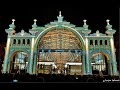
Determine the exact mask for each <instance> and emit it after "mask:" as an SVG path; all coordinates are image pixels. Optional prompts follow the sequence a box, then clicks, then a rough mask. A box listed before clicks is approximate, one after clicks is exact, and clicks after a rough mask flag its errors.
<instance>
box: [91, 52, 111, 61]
mask: <svg viewBox="0 0 120 90" xmlns="http://www.w3.org/2000/svg"><path fill="white" fill-rule="evenodd" d="M95 53H102V54H103V55H105V56H106V58H107V61H108V62H109V61H110V59H111V56H110V54H109V53H108V52H106V51H102V50H99V51H98V50H95V51H92V52H91V53H90V58H92V56H93V54H95Z"/></svg>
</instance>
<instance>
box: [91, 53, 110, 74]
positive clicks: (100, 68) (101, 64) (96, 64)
mask: <svg viewBox="0 0 120 90" xmlns="http://www.w3.org/2000/svg"><path fill="white" fill-rule="evenodd" d="M91 64H92V71H93V74H99V72H102V73H103V74H108V66H107V59H106V56H104V55H103V54H102V53H95V54H93V56H92V63H91Z"/></svg>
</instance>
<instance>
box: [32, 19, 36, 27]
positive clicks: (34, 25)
mask: <svg viewBox="0 0 120 90" xmlns="http://www.w3.org/2000/svg"><path fill="white" fill-rule="evenodd" d="M36 22H37V19H34V24H33V25H32V29H36V28H37V25H36Z"/></svg>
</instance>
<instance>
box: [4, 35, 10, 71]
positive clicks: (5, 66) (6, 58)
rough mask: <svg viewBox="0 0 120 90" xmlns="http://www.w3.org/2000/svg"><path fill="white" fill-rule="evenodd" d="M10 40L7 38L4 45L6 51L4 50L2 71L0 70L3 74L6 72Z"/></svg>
mask: <svg viewBox="0 0 120 90" xmlns="http://www.w3.org/2000/svg"><path fill="white" fill-rule="evenodd" d="M10 40H11V38H10V37H8V39H7V45H6V49H5V59H4V62H3V70H2V72H3V73H6V72H7V64H8V57H9V50H10Z"/></svg>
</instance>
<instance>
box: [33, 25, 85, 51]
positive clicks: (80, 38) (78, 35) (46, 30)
mask: <svg viewBox="0 0 120 90" xmlns="http://www.w3.org/2000/svg"><path fill="white" fill-rule="evenodd" d="M54 28H57V26H52V27H49V28H46V29H45V30H43V31H42V32H41V33H39V35H38V36H37V38H36V40H35V48H37V46H38V43H39V41H40V39H41V38H42V37H43V36H44V35H45V34H46V33H47V32H49V31H51V30H54ZM62 28H66V30H68V31H71V32H72V33H73V34H75V35H76V36H77V37H78V38H79V40H80V41H81V43H82V48H83V49H85V41H84V39H83V37H82V35H81V34H80V33H79V32H78V31H77V30H75V29H74V28H71V27H68V26H65V25H64V26H62Z"/></svg>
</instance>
